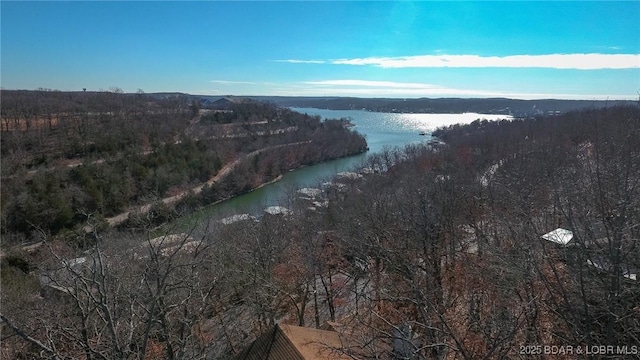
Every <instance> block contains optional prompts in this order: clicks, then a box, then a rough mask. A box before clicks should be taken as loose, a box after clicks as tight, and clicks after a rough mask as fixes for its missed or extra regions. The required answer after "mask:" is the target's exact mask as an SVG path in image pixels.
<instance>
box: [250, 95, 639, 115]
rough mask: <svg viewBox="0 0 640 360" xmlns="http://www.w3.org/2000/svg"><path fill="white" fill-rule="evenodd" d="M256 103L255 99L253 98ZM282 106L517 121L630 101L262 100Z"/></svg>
mask: <svg viewBox="0 0 640 360" xmlns="http://www.w3.org/2000/svg"><path fill="white" fill-rule="evenodd" d="M256 99H258V98H256ZM262 99H264V100H268V101H272V102H275V103H276V104H279V105H281V106H293V107H315V108H323V109H334V110H348V109H364V110H369V111H380V112H399V113H464V112H477V113H481V114H506V115H509V114H511V115H513V116H517V117H526V116H533V115H555V114H561V113H566V112H568V111H572V110H578V109H585V108H603V107H608V106H614V105H630V104H632V103H634V102H633V101H602V100H557V99H543V100H516V99H507V98H487V99H480V98H478V99H463V98H438V99H430V98H419V99H385V98H375V99H366V98H348V97H344V98H340V97H263V98H262Z"/></svg>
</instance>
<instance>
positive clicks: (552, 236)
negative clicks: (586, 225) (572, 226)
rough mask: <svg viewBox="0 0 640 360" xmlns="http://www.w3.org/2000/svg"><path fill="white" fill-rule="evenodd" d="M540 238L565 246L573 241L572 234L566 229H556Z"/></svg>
mask: <svg viewBox="0 0 640 360" xmlns="http://www.w3.org/2000/svg"><path fill="white" fill-rule="evenodd" d="M542 238H543V239H545V240H547V241H551V242H554V243H556V244H560V245H563V246H566V245H567V244H569V242H570V241H571V240H572V239H573V233H572V232H571V231H570V230H567V229H563V228H557V229H555V230H553V231H551V232H548V233H546V234H544V235H542Z"/></svg>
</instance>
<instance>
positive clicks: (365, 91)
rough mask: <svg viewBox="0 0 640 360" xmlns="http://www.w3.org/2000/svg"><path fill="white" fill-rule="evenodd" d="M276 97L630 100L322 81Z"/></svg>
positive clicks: (301, 86)
mask: <svg viewBox="0 0 640 360" xmlns="http://www.w3.org/2000/svg"><path fill="white" fill-rule="evenodd" d="M276 92H277V93H278V94H279V95H300V96H361V97H505V98H513V99H526V100H530V99H586V100H606V99H608V98H612V99H613V98H616V99H618V98H620V99H633V97H631V96H610V95H593V94H557V93H556V94H549V93H515V92H505V91H493V90H483V89H457V88H448V87H444V86H439V85H434V84H426V83H414V82H394V81H370V80H353V79H351V80H322V81H307V82H303V83H301V84H299V85H296V86H295V87H291V88H280V89H278V90H277V91H276Z"/></svg>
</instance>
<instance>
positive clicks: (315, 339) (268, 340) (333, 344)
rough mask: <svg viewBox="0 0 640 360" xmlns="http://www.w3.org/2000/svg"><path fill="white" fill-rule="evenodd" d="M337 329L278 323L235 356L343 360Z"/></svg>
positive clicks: (244, 359) (242, 358)
mask: <svg viewBox="0 0 640 360" xmlns="http://www.w3.org/2000/svg"><path fill="white" fill-rule="evenodd" d="M341 347H342V341H341V340H340V336H339V335H338V333H337V332H336V331H331V330H320V329H314V328H306V327H300V326H293V325H285V324H277V325H275V326H274V327H273V328H272V329H271V330H269V331H267V332H266V333H264V334H262V335H261V336H260V337H258V338H257V339H256V340H255V341H254V342H253V343H252V344H251V345H249V347H248V348H246V349H245V350H244V351H242V352H241V353H240V354H238V355H237V356H236V357H235V358H234V360H325V359H327V360H329V359H336V360H343V359H345V360H346V359H351V357H348V356H346V355H344V354H341V353H340V351H339V350H338V349H340V348H341Z"/></svg>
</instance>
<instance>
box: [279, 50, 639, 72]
mask: <svg viewBox="0 0 640 360" xmlns="http://www.w3.org/2000/svg"><path fill="white" fill-rule="evenodd" d="M278 61H281V62H288V63H294V64H295V63H312V64H324V63H329V64H334V65H359V66H365V65H371V66H377V67H382V68H549V69H577V70H597V69H637V68H640V54H599V53H590V54H547V55H509V56H480V55H445V54H438V55H416V56H398V57H365V58H350V59H333V60H278Z"/></svg>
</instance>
